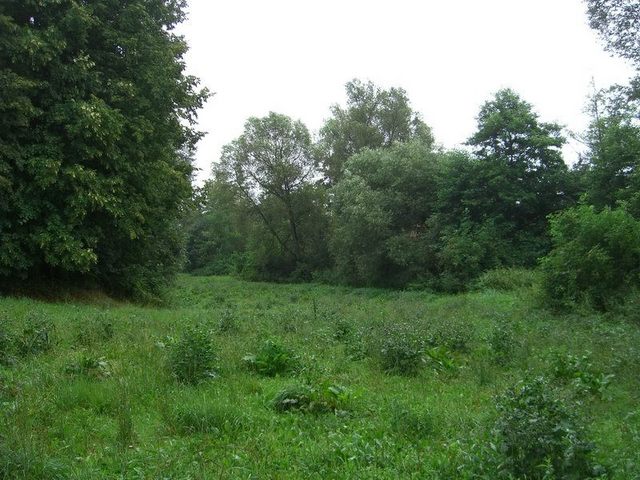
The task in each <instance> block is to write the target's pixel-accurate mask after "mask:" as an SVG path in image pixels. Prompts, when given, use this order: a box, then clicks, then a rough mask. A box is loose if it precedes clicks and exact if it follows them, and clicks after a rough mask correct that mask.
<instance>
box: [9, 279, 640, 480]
mask: <svg viewBox="0 0 640 480" xmlns="http://www.w3.org/2000/svg"><path fill="white" fill-rule="evenodd" d="M512 273H513V272H512ZM508 274H509V272H504V274H503V275H495V276H494V278H490V277H487V278H486V281H485V283H484V287H483V288H479V289H477V290H475V291H473V292H470V293H466V294H461V295H455V296H446V295H436V294H432V293H428V292H424V291H388V290H376V289H354V288H341V287H329V286H324V285H314V284H304V285H284V284H262V283H247V282H243V281H240V280H236V279H231V278H227V277H191V276H181V277H180V278H179V281H178V284H177V286H176V287H175V289H174V290H173V291H172V292H171V294H170V299H169V303H168V304H167V305H166V306H164V307H142V306H137V305H134V304H127V303H119V302H116V301H113V300H110V299H107V298H100V297H97V298H95V299H93V300H92V301H84V302H79V301H75V302H73V301H69V302H56V303H49V302H42V301H37V300H32V299H21V298H20V299H19V298H3V299H0V322H1V323H0V360H1V365H0V478H1V479H5V478H6V479H9V478H20V479H22V478H24V479H53V478H74V479H101V478H122V479H213V478H233V479H235V478H238V479H271V478H281V479H293V478H301V479H302V478H304V479H314V478H316V479H327V478H358V479H362V478H370V479H397V478H421V479H424V478H427V479H432V478H433V479H439V478H441V479H450V478H498V475H500V472H502V471H503V470H504V469H505V468H506V467H505V465H506V464H505V458H506V457H505V453H504V452H503V451H501V449H500V447H499V440H498V439H497V437H496V435H497V434H496V425H497V422H498V421H499V417H500V415H501V413H500V412H501V410H500V409H499V408H497V404H498V403H499V402H500V398H501V396H502V395H503V394H504V392H505V391H507V390H508V389H510V388H512V387H514V385H517V384H518V382H521V381H529V380H531V379H535V378H537V377H544V378H545V379H546V380H545V381H546V382H548V383H546V384H545V385H547V386H548V387H549V388H550V389H552V390H553V392H554V395H555V398H558V399H559V401H560V402H561V403H562V405H564V406H565V407H566V409H567V410H568V411H570V412H571V414H573V415H575V419H576V422H578V424H579V425H580V428H581V429H583V435H584V438H585V439H587V440H588V442H589V443H590V445H591V447H590V448H591V453H590V455H591V458H592V460H593V463H594V464H595V465H597V466H598V468H597V470H598V471H599V472H600V473H599V474H598V475H599V476H600V477H601V478H615V479H631V478H640V403H639V401H638V400H639V397H640V389H639V388H638V387H639V386H640V375H639V372H640V324H639V323H638V322H637V319H635V320H634V319H633V318H631V317H630V316H629V317H624V318H623V317H621V316H615V315H608V316H604V315H598V314H593V313H589V314H587V313H585V314H582V315H578V314H572V315H559V314H553V313H551V312H549V311H546V310H544V309H542V308H540V307H539V306H537V304H536V301H535V292H534V287H532V286H530V285H529V284H528V283H529V282H528V281H518V280H522V276H523V275H524V274H523V273H522V272H520V274H518V275H516V274H515V273H514V275H513V276H514V278H513V279H511V278H509V276H508ZM525 280H526V279H525ZM535 468H538V466H536V467H535ZM539 468H540V469H544V468H546V469H547V472H549V471H550V470H549V468H550V467H549V466H548V465H546V466H545V465H540V466H539ZM505 475H507V476H508V474H505ZM548 475H553V474H552V473H548ZM536 478H538V477H536ZM540 478H542V474H540ZM545 478H554V477H553V476H547V477H545Z"/></svg>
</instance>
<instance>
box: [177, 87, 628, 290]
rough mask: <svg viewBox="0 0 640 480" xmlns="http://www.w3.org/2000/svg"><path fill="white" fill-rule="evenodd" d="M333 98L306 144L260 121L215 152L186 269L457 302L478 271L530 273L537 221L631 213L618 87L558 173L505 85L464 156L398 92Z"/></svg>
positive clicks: (367, 91) (367, 90) (556, 145)
mask: <svg viewBox="0 0 640 480" xmlns="http://www.w3.org/2000/svg"><path fill="white" fill-rule="evenodd" d="M346 90H347V105H346V106H345V107H342V106H334V107H333V108H332V116H331V118H330V119H329V120H327V121H326V123H325V125H324V127H323V128H322V129H321V131H320V134H319V138H318V141H316V142H312V140H311V135H310V134H309V132H308V130H307V129H306V127H305V126H304V125H303V124H302V123H300V122H296V121H293V120H291V119H290V118H288V117H286V116H284V115H279V114H276V113H271V114H269V115H268V116H267V117H265V118H251V119H249V121H248V122H247V123H246V125H245V131H244V133H243V134H242V135H241V136H240V137H239V138H238V139H236V140H235V141H234V142H232V143H231V144H229V145H227V146H226V147H225V148H224V151H223V155H222V158H221V161H220V162H219V163H216V164H214V178H213V179H211V180H209V181H208V182H207V183H206V184H205V186H204V187H203V188H202V190H201V191H200V192H199V195H198V197H197V204H198V209H197V213H196V214H195V215H194V217H193V218H192V219H191V224H190V226H189V232H190V235H189V241H188V249H187V254H188V261H189V263H188V267H189V270H190V271H193V272H201V273H217V274H229V273H231V274H237V275H240V276H242V277H244V278H249V279H260V280H287V281H290V280H294V281H295V280H309V279H319V280H323V281H331V282H342V283H349V284H353V285H375V286H392V287H406V286H408V285H420V286H425V287H429V288H434V289H437V290H444V291H460V290H463V289H465V288H467V286H468V285H469V284H470V282H471V281H473V280H474V279H475V278H476V277H477V276H478V275H479V274H481V273H482V272H484V271H486V270H488V269H492V268H496V267H500V266H523V267H534V266H536V265H537V263H538V259H539V258H541V257H543V256H544V255H546V254H548V253H549V251H550V250H551V246H552V241H551V240H552V239H551V236H550V232H549V228H548V226H549V225H548V218H549V215H551V214H554V213H557V212H560V211H563V210H565V209H567V208H569V207H572V206H575V205H577V204H579V203H580V204H588V205H594V206H595V208H596V210H597V211H600V210H602V209H605V208H624V210H625V211H626V212H628V213H629V214H631V215H633V216H635V217H636V218H638V216H639V215H640V202H639V198H640V197H639V193H638V192H639V191H640V190H639V188H638V186H639V185H638V180H639V179H640V176H639V175H638V169H637V165H638V159H639V157H640V148H639V147H640V130H639V129H638V126H637V125H635V120H636V119H637V118H638V114H639V112H640V110H638V109H637V105H635V104H634V103H633V102H628V101H625V102H622V101H621V100H622V99H621V98H620V97H619V95H622V93H621V92H620V90H618V89H616V90H612V91H611V92H607V93H605V92H602V93H600V94H598V96H596V97H594V98H593V112H594V119H593V123H592V126H591V128H590V129H589V131H588V132H586V136H585V138H584V141H585V142H586V143H587V145H588V152H587V154H586V155H585V156H583V157H582V158H581V161H580V162H579V163H578V164H577V165H575V166H574V168H572V169H569V168H568V167H567V165H566V164H565V162H564V161H563V158H562V154H561V148H562V146H563V145H564V143H565V138H564V137H563V135H562V129H561V127H560V126H559V125H557V124H553V123H546V122H543V121H541V120H540V119H539V117H538V115H537V114H536V113H535V112H534V110H533V108H532V106H531V105H530V104H529V103H527V102H525V101H524V100H522V99H521V98H520V97H519V96H518V95H517V94H516V93H515V92H513V91H511V90H502V91H500V92H498V93H497V94H496V95H495V97H494V98H492V99H491V100H489V101H488V102H486V103H485V104H484V105H483V106H482V108H481V110H480V112H479V114H478V117H477V119H478V128H477V131H476V132H475V133H474V135H473V136H472V137H471V138H470V139H469V140H468V145H469V147H470V150H471V152H468V151H448V150H445V149H443V148H441V147H438V146H437V145H436V143H435V141H434V139H433V136H432V134H431V131H430V129H429V127H428V126H427V125H425V124H424V122H423V121H422V120H421V119H420V116H419V115H418V114H417V113H416V112H414V111H413V110H412V108H411V106H410V102H409V100H408V98H407V95H406V93H405V92H404V91H403V90H402V89H395V88H392V89H389V90H382V89H380V88H377V87H376V86H374V85H373V84H371V83H363V82H360V81H358V80H354V81H352V82H350V83H349V84H347V89H346ZM622 106H624V108H622ZM596 112H597V116H596Z"/></svg>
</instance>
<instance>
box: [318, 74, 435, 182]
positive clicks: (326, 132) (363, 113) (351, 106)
mask: <svg viewBox="0 0 640 480" xmlns="http://www.w3.org/2000/svg"><path fill="white" fill-rule="evenodd" d="M346 91H347V106H346V108H344V107H341V106H340V105H334V106H333V107H332V108H331V113H332V117H331V118H329V119H328V120H327V121H326V122H325V125H324V126H323V127H322V129H321V131H320V137H321V140H320V142H319V145H318V149H317V155H318V157H319V160H320V164H321V166H322V170H323V172H324V174H325V178H326V180H327V182H328V183H330V184H335V183H336V182H337V181H338V180H340V178H341V177H342V173H343V170H344V164H345V162H346V161H347V160H348V159H349V157H351V156H352V155H355V154H356V153H358V152H359V151H361V150H362V149H363V148H378V147H390V146H391V145H393V144H394V143H396V142H407V141H410V140H419V141H421V142H423V143H424V144H425V145H427V146H431V145H432V144H433V135H432V134H431V129H430V128H429V127H428V126H427V125H426V124H425V123H424V122H423V121H422V119H421V118H420V115H419V114H418V113H416V112H414V111H413V109H412V108H411V104H410V102H409V98H408V97H407V94H406V92H405V91H404V90H403V89H401V88H390V89H389V90H383V89H381V88H379V87H376V86H375V85H374V84H373V83H371V82H367V83H364V82H362V81H360V80H352V81H351V82H349V83H347V85H346Z"/></svg>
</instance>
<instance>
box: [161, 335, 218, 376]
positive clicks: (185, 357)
mask: <svg viewBox="0 0 640 480" xmlns="http://www.w3.org/2000/svg"><path fill="white" fill-rule="evenodd" d="M216 362H217V358H216V354H215V350H214V347H213V343H212V338H211V334H210V332H209V331H207V330H205V329H204V328H202V327H191V328H188V329H187V330H185V332H184V333H183V334H182V337H181V338H180V339H179V340H178V341H177V342H176V343H175V344H173V345H172V347H171V351H170V355H169V366H170V369H171V372H172V373H173V375H174V376H175V377H176V379H177V380H178V381H179V382H182V383H188V384H197V383H199V382H201V381H202V380H205V379H207V378H211V377H214V376H215V375H216V372H215V370H216Z"/></svg>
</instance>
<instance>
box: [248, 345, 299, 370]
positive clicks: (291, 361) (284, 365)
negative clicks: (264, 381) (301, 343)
mask: <svg viewBox="0 0 640 480" xmlns="http://www.w3.org/2000/svg"><path fill="white" fill-rule="evenodd" d="M243 360H244V362H245V363H246V364H247V366H248V367H249V368H250V369H251V370H252V371H254V372H256V373H259V374H260V375H264V376H266V377H275V376H276V375H289V374H291V373H295V372H296V371H297V370H298V369H299V368H300V361H299V359H298V357H297V356H296V355H295V354H294V353H293V352H292V351H290V350H289V349H288V348H286V347H284V346H282V345H280V344H279V343H276V342H274V341H272V340H267V341H266V342H265V343H264V344H263V345H262V347H261V348H260V350H258V353H256V354H255V355H247V356H245V357H244V358H243Z"/></svg>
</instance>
